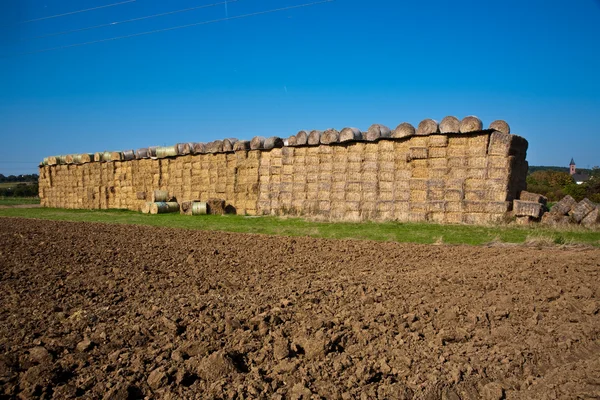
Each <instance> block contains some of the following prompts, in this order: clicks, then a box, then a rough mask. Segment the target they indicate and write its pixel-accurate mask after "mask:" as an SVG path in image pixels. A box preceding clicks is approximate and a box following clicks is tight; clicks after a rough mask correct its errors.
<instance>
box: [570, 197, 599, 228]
mask: <svg viewBox="0 0 600 400" xmlns="http://www.w3.org/2000/svg"><path fill="white" fill-rule="evenodd" d="M595 208H596V205H595V204H594V203H592V202H591V201H590V200H589V199H587V198H586V199H583V200H581V201H580V202H579V203H577V205H576V206H575V207H573V209H571V212H570V213H569V215H570V216H571V219H572V220H573V221H574V222H577V223H578V224H579V223H580V222H581V221H583V219H584V218H585V217H587V215H588V214H589V213H591V212H592V211H594V209H595Z"/></svg>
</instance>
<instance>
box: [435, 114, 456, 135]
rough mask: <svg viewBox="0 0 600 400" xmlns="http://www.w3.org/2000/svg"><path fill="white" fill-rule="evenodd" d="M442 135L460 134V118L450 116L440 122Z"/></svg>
mask: <svg viewBox="0 0 600 400" xmlns="http://www.w3.org/2000/svg"><path fill="white" fill-rule="evenodd" d="M440 132H441V133H458V132H460V121H459V119H458V118H456V117H454V116H452V115H448V116H447V117H444V119H443V120H442V122H440Z"/></svg>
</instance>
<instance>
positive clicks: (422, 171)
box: [412, 167, 429, 179]
mask: <svg viewBox="0 0 600 400" xmlns="http://www.w3.org/2000/svg"><path fill="white" fill-rule="evenodd" d="M412 178H416V179H425V178H429V170H428V169H427V168H419V167H415V168H413V169H412Z"/></svg>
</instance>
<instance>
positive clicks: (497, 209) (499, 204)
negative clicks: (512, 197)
mask: <svg viewBox="0 0 600 400" xmlns="http://www.w3.org/2000/svg"><path fill="white" fill-rule="evenodd" d="M511 207H512V202H510V201H489V202H487V208H486V212H488V213H490V214H503V213H506V212H508V211H510V210H511Z"/></svg>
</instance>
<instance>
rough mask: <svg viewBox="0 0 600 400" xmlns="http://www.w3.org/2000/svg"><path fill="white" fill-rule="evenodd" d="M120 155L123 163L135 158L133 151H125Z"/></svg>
mask: <svg viewBox="0 0 600 400" xmlns="http://www.w3.org/2000/svg"><path fill="white" fill-rule="evenodd" d="M122 154H123V160H124V161H130V160H133V159H134V158H135V153H134V152H133V150H125V151H123V153H122Z"/></svg>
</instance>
